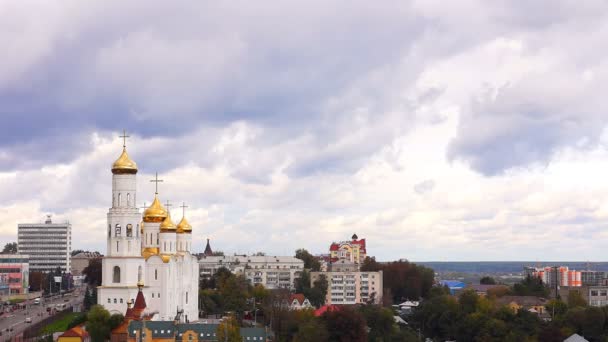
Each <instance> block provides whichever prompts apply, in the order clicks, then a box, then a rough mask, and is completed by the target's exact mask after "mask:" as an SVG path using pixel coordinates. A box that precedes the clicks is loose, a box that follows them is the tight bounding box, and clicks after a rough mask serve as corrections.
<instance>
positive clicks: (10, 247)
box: [1, 242, 17, 254]
mask: <svg viewBox="0 0 608 342" xmlns="http://www.w3.org/2000/svg"><path fill="white" fill-rule="evenodd" d="M1 254H17V243H16V242H9V243H7V244H6V245H4V248H3V249H2V253H1Z"/></svg>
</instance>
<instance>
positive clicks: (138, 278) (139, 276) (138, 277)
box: [137, 266, 142, 282]
mask: <svg viewBox="0 0 608 342" xmlns="http://www.w3.org/2000/svg"><path fill="white" fill-rule="evenodd" d="M141 272H142V270H141V266H139V267H138V268H137V281H138V282H140V281H142V278H141V277H142V273H141Z"/></svg>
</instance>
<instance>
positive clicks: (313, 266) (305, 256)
mask: <svg viewBox="0 0 608 342" xmlns="http://www.w3.org/2000/svg"><path fill="white" fill-rule="evenodd" d="M296 258H298V259H300V260H302V261H304V268H306V269H308V270H311V271H320V270H321V263H320V262H319V259H317V258H316V257H315V256H314V255H312V254H310V253H308V251H307V250H305V249H303V248H300V249H298V250H296Z"/></svg>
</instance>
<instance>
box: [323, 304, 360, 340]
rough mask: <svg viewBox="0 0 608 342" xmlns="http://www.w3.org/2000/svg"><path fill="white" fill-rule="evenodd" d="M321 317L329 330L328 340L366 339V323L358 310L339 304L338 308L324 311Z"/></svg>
mask: <svg viewBox="0 0 608 342" xmlns="http://www.w3.org/2000/svg"><path fill="white" fill-rule="evenodd" d="M322 318H323V320H324V321H325V325H326V326H327V331H328V332H329V341H339V342H364V341H367V323H366V322H365V318H363V315H362V314H361V313H360V312H358V311H356V310H354V309H352V308H350V307H347V306H341V307H340V309H339V310H331V311H326V312H325V313H324V314H323V316H322Z"/></svg>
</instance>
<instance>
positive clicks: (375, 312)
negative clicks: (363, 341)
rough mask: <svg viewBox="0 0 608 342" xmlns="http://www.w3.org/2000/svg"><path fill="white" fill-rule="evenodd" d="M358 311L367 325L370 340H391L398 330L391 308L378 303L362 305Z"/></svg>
mask: <svg viewBox="0 0 608 342" xmlns="http://www.w3.org/2000/svg"><path fill="white" fill-rule="evenodd" d="M360 311H361V313H362V314H363V317H364V318H365V321H366V322H367V326H368V327H369V340H370V341H392V338H393V337H394V336H393V335H395V334H396V333H397V331H398V330H397V329H396V327H395V318H394V317H393V316H394V314H393V312H392V310H390V309H387V308H383V307H380V306H378V305H362V306H361V307H360Z"/></svg>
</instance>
